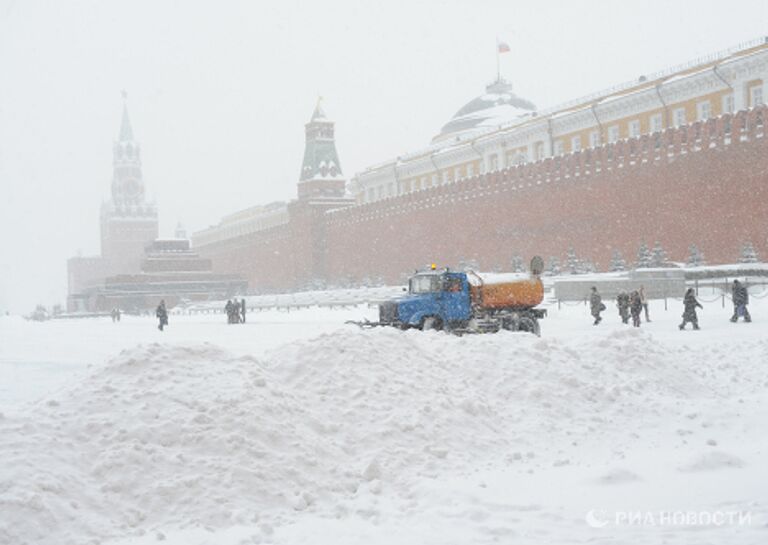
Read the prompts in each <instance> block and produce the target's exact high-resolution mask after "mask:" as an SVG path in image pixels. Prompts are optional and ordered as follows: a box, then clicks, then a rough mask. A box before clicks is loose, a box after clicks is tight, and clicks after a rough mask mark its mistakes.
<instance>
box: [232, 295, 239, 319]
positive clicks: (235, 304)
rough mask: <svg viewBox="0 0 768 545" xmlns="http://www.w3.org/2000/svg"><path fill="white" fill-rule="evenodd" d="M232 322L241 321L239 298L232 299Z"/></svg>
mask: <svg viewBox="0 0 768 545" xmlns="http://www.w3.org/2000/svg"><path fill="white" fill-rule="evenodd" d="M232 323H233V324H239V323H240V303H239V302H238V301H237V299H232Z"/></svg>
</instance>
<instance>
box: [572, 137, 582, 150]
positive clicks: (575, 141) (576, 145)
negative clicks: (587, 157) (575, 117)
mask: <svg viewBox="0 0 768 545" xmlns="http://www.w3.org/2000/svg"><path fill="white" fill-rule="evenodd" d="M571 151H573V152H576V151H581V136H574V137H573V138H571Z"/></svg>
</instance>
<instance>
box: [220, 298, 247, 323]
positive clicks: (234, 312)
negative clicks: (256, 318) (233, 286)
mask: <svg viewBox="0 0 768 545" xmlns="http://www.w3.org/2000/svg"><path fill="white" fill-rule="evenodd" d="M224 310H225V311H226V312H227V323H230V324H244V323H245V299H240V302H238V301H237V299H230V300H229V301H227V304H226V305H224Z"/></svg>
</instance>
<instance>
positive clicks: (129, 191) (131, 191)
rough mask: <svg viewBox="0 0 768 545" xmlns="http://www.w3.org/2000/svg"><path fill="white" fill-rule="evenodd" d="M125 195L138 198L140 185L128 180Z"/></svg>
mask: <svg viewBox="0 0 768 545" xmlns="http://www.w3.org/2000/svg"><path fill="white" fill-rule="evenodd" d="M125 193H126V195H128V196H129V197H137V196H138V195H139V183H138V182H137V181H136V180H133V179H130V180H126V182H125Z"/></svg>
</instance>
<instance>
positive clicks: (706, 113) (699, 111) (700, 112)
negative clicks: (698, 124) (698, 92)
mask: <svg viewBox="0 0 768 545" xmlns="http://www.w3.org/2000/svg"><path fill="white" fill-rule="evenodd" d="M711 113H712V111H711V107H710V105H709V101H708V100H704V101H703V102H699V103H698V104H696V116H697V118H698V120H699V121H706V120H707V119H709V118H710V115H711Z"/></svg>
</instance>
